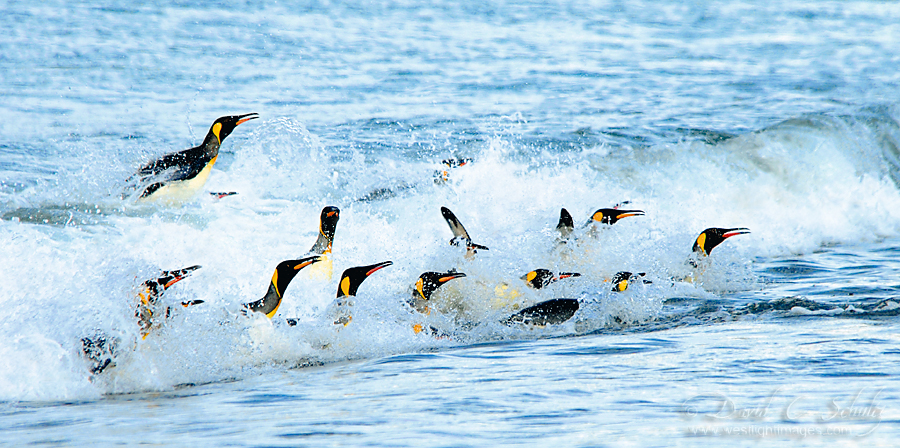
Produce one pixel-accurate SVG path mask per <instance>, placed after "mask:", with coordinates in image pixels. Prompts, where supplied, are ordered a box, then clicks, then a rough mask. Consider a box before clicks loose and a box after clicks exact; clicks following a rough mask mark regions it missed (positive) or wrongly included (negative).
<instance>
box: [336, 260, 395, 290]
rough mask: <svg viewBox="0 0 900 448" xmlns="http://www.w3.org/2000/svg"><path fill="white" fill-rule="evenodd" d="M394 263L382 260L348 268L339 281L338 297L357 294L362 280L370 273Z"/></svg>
mask: <svg viewBox="0 0 900 448" xmlns="http://www.w3.org/2000/svg"><path fill="white" fill-rule="evenodd" d="M392 264H394V263H393V262H391V261H382V262H381V263H375V264H370V265H368V266H357V267H353V268H348V269H347V270H345V271H344V273H343V274H341V281H340V282H339V283H338V290H337V298H338V299H340V298H341V297H344V296H355V295H356V290H357V289H358V288H359V285H361V284H362V282H363V281H364V280H365V279H367V278H369V276H370V275H372V274H374V273H375V272H376V271H378V270H379V269H382V268H386V267H388V266H390V265H392Z"/></svg>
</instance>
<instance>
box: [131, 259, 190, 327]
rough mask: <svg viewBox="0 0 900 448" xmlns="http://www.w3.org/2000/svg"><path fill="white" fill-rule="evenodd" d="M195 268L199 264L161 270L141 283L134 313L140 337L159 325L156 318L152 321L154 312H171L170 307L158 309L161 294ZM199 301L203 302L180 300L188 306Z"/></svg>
mask: <svg viewBox="0 0 900 448" xmlns="http://www.w3.org/2000/svg"><path fill="white" fill-rule="evenodd" d="M197 269H200V266H191V267H187V268H184V269H178V270H176V271H163V273H162V274H160V276H159V278H156V279H152V280H147V281H145V282H144V283H142V284H141V290H140V291H139V292H138V299H140V300H139V301H138V305H137V309H136V310H135V313H134V315H135V317H137V318H138V324H139V325H140V327H141V338H143V339H147V336H148V335H149V334H150V330H151V328H154V327H158V326H159V325H161V322H159V321H158V320H157V321H156V322H154V313H156V314H163V316H164V317H169V315H170V313H171V308H169V307H166V308H165V313H162V310H161V309H159V308H160V307H159V306H158V305H159V299H160V297H162V294H163V293H164V292H165V291H166V290H167V289H169V288H170V287H171V286H172V285H174V284H175V283H178V282H180V281H181V280H183V279H184V278H185V277H187V276H189V275H190V274H191V273H192V272H194V271H196V270H197ZM201 303H203V301H202V300H191V301H187V302H182V303H181V305H182V306H184V307H188V306H191V305H199V304H201Z"/></svg>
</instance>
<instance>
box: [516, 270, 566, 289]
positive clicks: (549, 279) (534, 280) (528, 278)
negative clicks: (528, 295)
mask: <svg viewBox="0 0 900 448" xmlns="http://www.w3.org/2000/svg"><path fill="white" fill-rule="evenodd" d="M569 277H581V274H579V273H577V272H560V273H559V275H557V274H554V273H553V272H552V271H550V270H549V269H544V268H540V269H535V270H533V271H531V272H529V273H527V274H525V275H523V276H522V277H521V278H522V280H525V283H527V284H528V286H530V287H532V288H534V289H541V288H543V287H544V286H547V285H549V284H551V283H553V282H555V281H559V280H562V279H564V278H569Z"/></svg>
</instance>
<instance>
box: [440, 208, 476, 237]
mask: <svg viewBox="0 0 900 448" xmlns="http://www.w3.org/2000/svg"><path fill="white" fill-rule="evenodd" d="M441 214H442V215H444V219H446V220H447V225H448V226H450V231H451V232H453V240H456V239H462V240H465V241H472V239H471V238H469V232H466V228H465V227H463V225H462V223H461V222H459V219H457V218H456V215H454V214H453V212H451V211H450V209H449V208H447V207H441Z"/></svg>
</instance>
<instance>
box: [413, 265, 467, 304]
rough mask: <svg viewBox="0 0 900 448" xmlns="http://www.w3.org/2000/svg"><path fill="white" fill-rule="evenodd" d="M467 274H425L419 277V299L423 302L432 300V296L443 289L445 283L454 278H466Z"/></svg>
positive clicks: (417, 284)
mask: <svg viewBox="0 0 900 448" xmlns="http://www.w3.org/2000/svg"><path fill="white" fill-rule="evenodd" d="M465 276H466V274H463V273H462V272H454V271H450V272H424V273H422V275H420V276H419V279H418V280H416V293H417V297H418V298H421V299H423V300H428V299H430V298H431V295H432V294H433V293H434V291H436V290H437V289H438V288H440V287H441V285H443V284H444V283H447V282H449V281H450V280H453V279H454V278H460V277H465ZM414 295H415V294H414Z"/></svg>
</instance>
